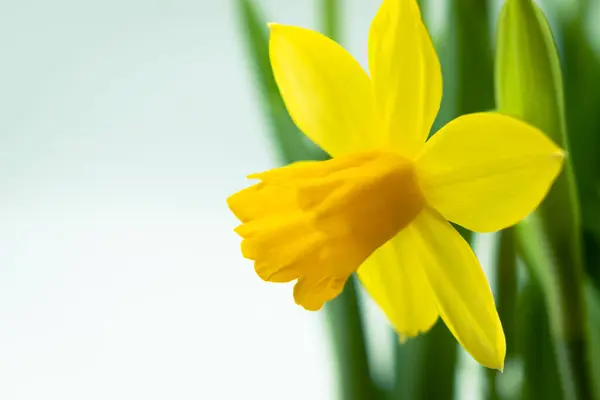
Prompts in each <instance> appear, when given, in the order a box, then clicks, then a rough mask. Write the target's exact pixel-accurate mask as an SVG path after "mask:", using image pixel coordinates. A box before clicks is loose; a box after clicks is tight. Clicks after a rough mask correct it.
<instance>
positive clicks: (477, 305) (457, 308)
mask: <svg viewBox="0 0 600 400" xmlns="http://www.w3.org/2000/svg"><path fill="white" fill-rule="evenodd" d="M406 229H407V230H408V231H409V232H410V234H411V235H413V240H412V245H413V246H412V249H411V251H412V252H413V253H414V257H415V258H416V259H419V260H420V263H419V264H418V266H417V265H415V266H414V267H413V268H422V269H423V271H424V273H425V276H426V277H427V280H428V282H429V285H430V286H431V288H432V289H433V292H434V294H435V297H436V298H437V304H438V309H439V313H440V316H441V317H442V319H443V320H444V322H445V323H446V325H447V326H448V329H450V331H451V332H452V333H453V334H454V336H455V337H456V339H457V340H458V342H459V343H460V344H461V345H462V346H463V347H464V348H465V350H467V351H468V352H469V353H470V354H471V355H472V356H473V358H474V359H475V360H477V362H479V363H480V364H482V365H484V366H486V367H488V368H494V369H499V370H502V369H503V366H504V357H505V355H506V341H505V338H504V331H503V330H502V325H501V324H500V318H499V317H498V313H497V311H496V307H495V305H494V298H493V296H492V292H491V290H490V287H489V285H488V282H487V279H486V277H485V274H484V273H483V270H482V269H481V266H480V265H479V262H478V261H477V258H476V257H475V254H473V251H472V250H471V248H470V247H469V245H468V243H467V242H466V241H465V240H464V239H463V238H462V237H461V236H460V234H459V233H458V232H457V231H456V230H455V229H454V228H453V227H452V226H451V225H450V224H449V223H448V222H447V221H446V220H445V219H444V218H443V217H442V216H441V215H440V214H439V213H437V212H436V211H435V210H433V209H431V208H426V209H425V210H423V211H422V212H421V213H420V214H419V215H418V216H417V218H416V219H415V220H414V221H413V223H412V224H411V225H409V226H408V227H407V228H406Z"/></svg>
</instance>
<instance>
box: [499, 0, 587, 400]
mask: <svg viewBox="0 0 600 400" xmlns="http://www.w3.org/2000/svg"><path fill="white" fill-rule="evenodd" d="M496 62H497V64H496V93H497V101H498V108H499V110H500V111H502V112H503V113H506V114H509V115H512V116H515V117H517V118H520V119H522V120H525V121H527V122H529V123H531V124H533V125H535V126H537V127H538V128H540V129H541V130H542V131H544V132H545V133H546V134H547V135H548V136H550V137H551V138H552V139H553V140H554V141H555V142H556V143H558V144H559V145H560V146H561V147H563V148H564V149H566V150H568V149H569V143H568V138H567V131H566V123H565V108H564V103H563V87H562V74H561V69H560V62H559V59H558V53H557V50H556V46H555V44H554V40H553V37H552V32H551V31H550V27H549V25H548V23H547V21H546V19H545V17H544V15H543V13H542V12H541V10H540V9H539V7H538V6H537V5H536V4H535V3H533V2H532V1H531V0H508V1H507V2H506V4H505V6H504V8H503V12H502V14H501V17H500V23H499V30H498V45H497V58H496ZM537 214H538V216H539V220H540V227H541V230H542V232H543V240H542V242H537V243H535V244H534V245H540V243H543V244H547V247H546V249H547V252H548V257H547V260H548V262H544V263H542V264H541V267H540V270H541V272H542V274H544V275H551V276H552V281H553V282H555V283H556V284H557V285H556V286H554V285H553V286H548V287H543V288H544V295H545V296H546V299H547V301H548V309H549V311H550V320H551V327H552V329H553V334H554V335H555V338H556V340H557V346H558V353H562V352H564V354H565V355H566V357H565V358H562V359H559V361H561V363H560V366H561V372H562V374H561V375H562V376H563V378H565V384H564V385H563V387H564V389H565V394H566V396H567V397H569V398H576V399H585V400H587V399H590V398H592V395H591V381H590V374H589V367H588V363H587V357H588V348H587V345H588V342H587V327H586V324H587V319H586V311H585V301H584V297H583V263H582V261H583V260H582V256H583V252H582V244H581V239H580V237H581V230H580V229H581V226H580V220H579V203H578V200H577V194H576V191H575V182H574V178H573V171H572V165H571V162H570V161H569V160H568V159H567V162H566V164H565V168H564V171H563V172H562V173H561V175H560V176H559V177H558V179H557V181H556V183H555V184H554V186H553V187H552V189H551V190H550V192H549V194H548V196H547V198H546V200H545V201H544V202H543V203H542V205H541V206H540V208H539V210H538V212H537ZM553 291H554V292H553ZM550 301H556V302H557V303H556V304H550V303H549V302H550Z"/></svg>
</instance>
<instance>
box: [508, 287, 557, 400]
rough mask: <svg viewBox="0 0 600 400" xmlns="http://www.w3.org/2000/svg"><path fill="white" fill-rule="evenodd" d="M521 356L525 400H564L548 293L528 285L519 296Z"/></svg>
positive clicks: (522, 390) (522, 389)
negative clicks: (546, 304)
mask: <svg viewBox="0 0 600 400" xmlns="http://www.w3.org/2000/svg"><path fill="white" fill-rule="evenodd" d="M519 311H520V312H519V324H518V326H519V332H520V335H519V337H518V344H519V353H521V354H522V355H523V386H522V388H521V399H522V400H538V399H544V400H564V397H563V394H562V393H563V390H562V387H561V380H560V376H559V374H558V369H557V365H556V356H555V351H556V349H555V345H554V342H553V336H552V334H551V329H550V323H549V321H548V313H547V311H546V306H545V299H544V293H543V291H542V288H541V287H540V286H539V284H538V282H536V281H535V280H532V281H530V282H528V283H527V284H526V285H525V287H524V288H523V290H522V292H521V294H520V295H519Z"/></svg>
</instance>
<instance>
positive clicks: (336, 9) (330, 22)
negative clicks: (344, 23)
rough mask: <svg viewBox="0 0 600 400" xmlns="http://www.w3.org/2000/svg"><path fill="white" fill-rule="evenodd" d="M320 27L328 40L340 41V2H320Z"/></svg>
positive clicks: (325, 0)
mask: <svg viewBox="0 0 600 400" xmlns="http://www.w3.org/2000/svg"><path fill="white" fill-rule="evenodd" d="M321 4H322V7H323V8H322V12H321V19H322V22H321V26H322V27H323V34H324V35H325V36H327V37H329V38H330V39H333V40H339V39H340V16H339V13H340V1H339V0H321Z"/></svg>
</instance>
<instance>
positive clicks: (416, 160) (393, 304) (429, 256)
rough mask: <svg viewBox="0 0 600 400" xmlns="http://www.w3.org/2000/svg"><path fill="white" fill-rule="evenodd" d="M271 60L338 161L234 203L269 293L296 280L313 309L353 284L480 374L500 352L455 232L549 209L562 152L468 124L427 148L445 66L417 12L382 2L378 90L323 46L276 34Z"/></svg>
mask: <svg viewBox="0 0 600 400" xmlns="http://www.w3.org/2000/svg"><path fill="white" fill-rule="evenodd" d="M270 29H271V37H270V45H269V46H270V58H271V63H272V66H273V71H274V76H275V80H276V81H277V85H278V86H279V89H280V92H281V95H282V97H283V99H284V101H285V104H286V106H287V109H288V111H289V113H290V115H291V116H292V118H293V120H294V121H295V123H296V124H297V126H298V127H299V128H300V130H301V131H302V132H304V134H306V135H307V136H308V137H309V138H310V139H312V140H313V141H314V142H315V143H316V144H318V145H319V146H321V147H322V148H323V149H324V150H325V151H327V152H328V153H329V154H330V155H331V156H332V157H333V158H332V159H331V160H328V161H321V162H299V163H295V164H292V165H290V166H286V167H283V168H277V169H274V170H270V171H266V172H262V173H258V174H253V175H250V176H249V178H253V179H258V180H260V182H259V183H258V184H255V185H254V186H251V187H249V188H247V189H244V190H242V191H241V192H239V193H236V194H234V195H233V196H231V197H230V198H229V199H228V204H229V207H230V208H231V210H232V211H233V212H234V213H235V215H236V216H237V217H238V218H239V219H240V220H241V221H242V225H240V226H239V227H238V228H237V229H236V232H237V233H238V234H239V235H240V236H241V237H242V238H243V241H242V253H243V255H244V256H245V257H246V258H249V259H251V260H254V265H255V269H256V272H257V274H258V275H259V276H260V277H261V278H262V279H264V280H266V281H270V282H290V281H294V280H297V282H296V284H295V287H294V298H295V300H296V303H298V304H300V305H301V306H303V307H304V308H306V309H308V310H318V309H320V308H321V307H322V306H323V304H324V303H325V302H327V301H329V300H331V299H333V298H334V297H336V296H337V295H338V294H339V293H340V292H341V290H342V289H343V287H344V284H345V282H346V280H347V279H348V278H349V277H350V275H351V274H352V273H353V272H357V273H358V276H359V278H360V280H361V282H362V284H363V285H364V286H365V287H366V289H367V292H368V293H369V294H370V295H371V296H372V297H373V299H374V300H375V302H376V303H377V304H378V305H379V306H380V307H381V308H382V309H383V311H384V312H385V314H386V315H387V317H388V318H389V320H390V321H391V323H392V324H393V326H394V328H395V329H396V331H397V332H398V333H399V334H400V335H401V337H411V336H415V335H418V334H419V333H420V332H425V331H427V330H429V329H430V328H431V327H432V326H433V324H434V323H435V321H436V320H437V318H438V316H441V318H442V319H443V320H444V322H445V323H446V325H447V326H448V328H449V329H450V331H451V332H452V333H453V334H454V336H455V337H456V339H457V340H458V341H459V342H460V343H461V345H462V346H463V347H464V348H465V349H466V350H467V351H468V352H469V353H470V354H471V355H472V356H473V357H474V358H475V359H476V360H477V361H478V362H479V363H481V364H483V365H485V366H487V367H490V368H496V369H502V368H503V364H504V357H505V353H506V343H505V338H504V332H503V330H502V325H501V323H500V320H499V318H498V314H497V311H496V308H495V305H494V299H493V297H492V293H491V291H490V287H489V285H488V282H487V280H486V277H485V275H484V273H483V271H482V269H481V266H480V265H479V262H478V261H477V258H476V257H475V255H474V254H473V251H472V250H471V248H470V247H469V245H468V243H467V242H465V240H464V239H463V238H462V237H461V236H460V235H459V234H458V232H457V231H456V230H455V229H454V228H453V227H452V225H450V223H449V222H448V221H452V222H454V223H456V224H459V225H462V226H464V227H465V228H467V229H470V230H472V231H475V232H492V231H497V230H500V229H503V228H506V227H508V226H510V225H513V224H515V223H517V222H518V221H519V220H521V219H523V218H524V217H525V216H527V215H528V214H529V213H530V212H532V211H533V210H534V209H535V208H536V207H537V206H538V205H539V203H540V202H541V201H542V199H543V198H544V196H545V195H546V193H547V192H548V190H549V188H550V186H551V185H552V183H553V181H554V179H555V178H556V177H557V175H558V174H559V172H560V170H561V167H562V164H563V157H564V156H563V152H562V151H561V149H559V148H558V147H557V146H556V145H555V144H554V143H552V141H551V140H550V139H548V138H547V137H546V136H545V135H544V134H543V133H542V132H540V131H539V130H537V129H536V128H534V127H532V126H530V125H528V124H526V123H524V122H521V121H519V120H516V119H513V118H510V117H507V116H503V115H500V114H498V113H493V112H488V113H477V114H470V115H464V116H461V117H459V118H457V119H455V120H454V121H452V122H450V123H449V124H447V125H446V126H444V127H443V128H442V129H440V131H439V132H437V134H436V135H435V136H433V137H432V138H431V139H430V140H428V141H426V139H427V136H428V133H429V131H430V129H431V126H432V124H433V121H434V118H435V116H436V114H437V112H438V109H439V105H440V101H441V97H442V77H441V71H440V64H439V61H438V58H437V55H436V53H435V50H434V48H433V46H432V43H431V39H430V37H429V34H428V32H427V30H426V28H425V26H424V25H423V22H422V19H421V14H420V10H419V7H418V5H417V3H416V0H384V1H383V4H382V6H381V8H380V9H379V12H378V13H377V15H376V17H375V19H374V21H373V23H372V26H371V30H370V35H369V69H370V77H369V75H367V73H365V71H364V70H363V69H362V68H361V67H360V65H359V64H358V63H357V62H356V61H355V60H354V59H353V58H352V56H350V54H349V53H347V52H346V51H345V50H344V49H343V48H342V47H341V46H339V45H338V44H336V43H335V42H333V41H332V40H330V39H328V38H326V37H325V36H322V35H321V34H319V33H316V32H313V31H310V30H307V29H303V28H298V27H292V26H284V25H279V24H271V25H270Z"/></svg>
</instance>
